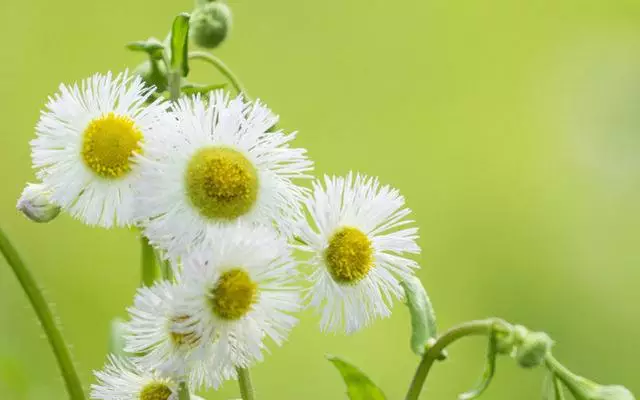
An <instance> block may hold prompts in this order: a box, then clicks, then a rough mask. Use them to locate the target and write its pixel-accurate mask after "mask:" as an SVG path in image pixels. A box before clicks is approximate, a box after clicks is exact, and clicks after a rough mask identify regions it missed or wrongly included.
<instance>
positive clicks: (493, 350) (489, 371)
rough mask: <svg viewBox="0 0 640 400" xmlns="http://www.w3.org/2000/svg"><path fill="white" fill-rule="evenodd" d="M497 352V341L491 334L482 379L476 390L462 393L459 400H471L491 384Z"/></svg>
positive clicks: (493, 334)
mask: <svg viewBox="0 0 640 400" xmlns="http://www.w3.org/2000/svg"><path fill="white" fill-rule="evenodd" d="M497 354H498V352H497V339H496V335H495V333H491V335H490V336H489V348H488V349H487V363H486V365H485V368H484V373H483V374H482V379H481V381H480V384H479V385H478V387H477V388H475V389H473V390H470V391H468V392H466V393H462V394H461V395H460V396H458V399H459V400H471V399H475V398H476V397H479V396H480V395H481V394H482V393H483V392H484V391H485V390H487V388H488V387H489V384H490V383H491V380H492V379H493V374H494V373H495V372H496V355H497Z"/></svg>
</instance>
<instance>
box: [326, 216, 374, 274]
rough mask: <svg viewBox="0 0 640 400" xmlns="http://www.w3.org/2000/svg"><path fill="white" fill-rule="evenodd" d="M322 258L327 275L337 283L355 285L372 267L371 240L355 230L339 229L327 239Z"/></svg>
mask: <svg viewBox="0 0 640 400" xmlns="http://www.w3.org/2000/svg"><path fill="white" fill-rule="evenodd" d="M324 258H325V262H326V264H327V269H328V270H329V273H330V274H331V276H332V277H333V279H334V280H335V281H336V282H337V283H340V284H353V283H357V282H358V281H360V280H361V279H362V278H364V277H365V276H367V274H368V273H369V271H370V270H371V267H373V247H372V246H371V240H369V238H368V237H367V235H365V234H364V233H363V232H362V231H361V230H359V229H357V228H352V227H348V226H347V227H343V228H340V229H338V230H337V231H336V232H335V233H334V234H333V235H332V236H331V239H329V246H328V247H327V249H326V250H325V253H324Z"/></svg>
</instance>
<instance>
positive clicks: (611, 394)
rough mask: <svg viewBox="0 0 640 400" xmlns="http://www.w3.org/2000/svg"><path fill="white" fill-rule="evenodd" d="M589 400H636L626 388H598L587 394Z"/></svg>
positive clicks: (616, 386) (617, 386)
mask: <svg viewBox="0 0 640 400" xmlns="http://www.w3.org/2000/svg"><path fill="white" fill-rule="evenodd" d="M587 396H588V397H587V398H588V399H589V400H635V397H633V394H632V393H631V392H630V391H629V389H627V388H626V387H624V386H619V385H615V386H598V387H596V388H594V389H593V390H591V391H590V393H588V394H587Z"/></svg>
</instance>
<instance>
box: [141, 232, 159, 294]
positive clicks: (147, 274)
mask: <svg viewBox="0 0 640 400" xmlns="http://www.w3.org/2000/svg"><path fill="white" fill-rule="evenodd" d="M140 250H141V251H140V268H141V271H140V272H141V281H142V284H143V285H144V286H151V285H153V281H154V280H155V279H156V255H155V252H154V251H153V247H151V244H149V239H147V237H146V236H144V235H143V234H140Z"/></svg>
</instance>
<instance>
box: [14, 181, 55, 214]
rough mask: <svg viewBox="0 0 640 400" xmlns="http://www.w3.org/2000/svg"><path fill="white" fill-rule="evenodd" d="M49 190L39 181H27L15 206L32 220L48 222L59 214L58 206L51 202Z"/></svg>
mask: <svg viewBox="0 0 640 400" xmlns="http://www.w3.org/2000/svg"><path fill="white" fill-rule="evenodd" d="M49 196H50V195H49V192H48V191H47V190H46V189H45V187H44V185H42V184H40V183H27V186H26V187H25V188H24V190H23V191H22V195H21V196H20V199H18V204H17V205H16V208H17V209H18V210H19V211H20V212H22V213H23V214H24V215H26V216H27V218H29V219H30V220H32V221H34V222H49V221H51V220H52V219H54V218H55V217H57V216H58V214H60V207H59V206H57V205H55V204H52V203H51V200H50V197H49Z"/></svg>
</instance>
